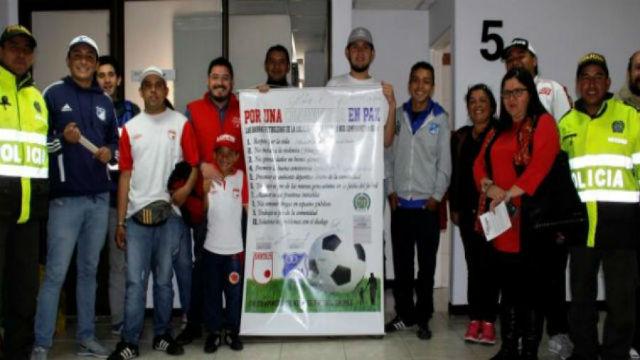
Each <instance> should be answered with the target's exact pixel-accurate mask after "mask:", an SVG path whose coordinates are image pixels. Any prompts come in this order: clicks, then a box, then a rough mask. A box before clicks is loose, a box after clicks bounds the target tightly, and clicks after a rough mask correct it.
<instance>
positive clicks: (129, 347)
mask: <svg viewBox="0 0 640 360" xmlns="http://www.w3.org/2000/svg"><path fill="white" fill-rule="evenodd" d="M139 355H140V353H139V352H138V347H137V346H136V345H133V344H129V343H126V342H124V341H120V342H119V343H118V345H116V350H115V351H114V352H112V353H111V355H109V358H108V359H107V360H130V359H134V358H137V357H138V356H139Z"/></svg>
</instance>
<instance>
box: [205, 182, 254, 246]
mask: <svg viewBox="0 0 640 360" xmlns="http://www.w3.org/2000/svg"><path fill="white" fill-rule="evenodd" d="M245 184H246V182H245V179H244V172H243V171H242V170H236V172H235V173H234V174H233V175H229V176H227V177H225V178H224V181H223V182H222V184H218V183H216V182H215V181H212V182H211V187H210V188H209V192H208V193H207V199H208V201H209V208H208V209H207V237H206V238H205V241H204V248H205V249H207V251H210V252H212V253H215V254H219V255H233V254H237V253H239V252H241V251H243V250H244V248H243V246H242V204H246V203H247V189H246V186H245Z"/></svg>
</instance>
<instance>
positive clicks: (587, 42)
mask: <svg viewBox="0 0 640 360" xmlns="http://www.w3.org/2000/svg"><path fill="white" fill-rule="evenodd" d="M638 14H640V2H639V1H637V0H617V1H611V2H605V1H601V0H564V1H557V0H536V1H531V0H510V1H504V0H455V4H454V21H453V23H454V32H453V33H454V42H453V45H454V48H453V64H454V99H455V101H456V106H455V122H456V125H457V127H459V126H462V125H464V124H466V123H467V115H466V110H465V104H464V102H463V101H462V98H463V96H464V93H465V92H466V90H467V87H468V86H469V85H471V84H474V83H477V82H485V83H487V84H489V85H490V86H491V87H492V88H493V91H494V93H495V94H496V95H497V94H498V92H499V89H498V86H499V84H500V81H501V78H502V76H503V75H504V72H505V70H504V64H503V63H502V62H500V61H487V60H485V59H484V58H483V57H482V56H481V54H480V49H482V48H488V49H489V50H490V51H493V49H494V48H495V47H494V45H493V43H492V44H491V45H489V46H487V44H483V43H481V33H482V22H483V20H502V21H503V27H502V28H495V29H492V30H491V32H495V33H497V34H499V35H500V36H501V37H502V38H503V39H504V42H505V44H508V42H510V41H511V39H512V38H513V37H515V36H522V37H525V38H527V39H529V40H530V41H531V43H532V44H533V46H534V48H535V50H536V51H537V53H538V62H539V64H540V72H541V75H542V76H543V77H546V78H550V79H554V80H556V81H558V82H560V83H561V84H563V85H565V86H566V87H567V89H568V90H569V91H570V93H571V94H572V96H574V99H575V91H574V90H575V72H576V64H577V62H578V59H579V58H580V57H581V56H582V55H583V54H585V53H587V52H590V51H597V52H600V53H602V54H603V55H605V56H606V57H607V61H608V63H609V70H610V73H611V78H612V80H613V84H612V87H611V89H612V90H613V91H617V90H618V88H619V87H620V86H621V85H622V84H623V82H624V79H625V72H626V64H627V59H628V57H629V55H630V54H631V53H632V52H633V51H634V50H637V49H638V47H639V46H640V43H639V42H638V26H637V24H638V19H637V17H638ZM458 239H459V238H458ZM453 256H454V259H453V261H454V264H457V265H464V259H463V257H464V252H463V250H462V245H461V243H460V242H459V241H456V243H455V246H454V249H453ZM451 295H452V297H451V303H452V304H453V305H457V304H464V303H466V267H464V266H455V267H454V273H453V274H452V293H451Z"/></svg>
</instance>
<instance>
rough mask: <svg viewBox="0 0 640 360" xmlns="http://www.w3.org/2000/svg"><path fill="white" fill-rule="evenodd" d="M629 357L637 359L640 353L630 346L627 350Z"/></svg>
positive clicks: (633, 359)
mask: <svg viewBox="0 0 640 360" xmlns="http://www.w3.org/2000/svg"><path fill="white" fill-rule="evenodd" d="M629 358H630V359H632V360H638V359H640V354H638V351H637V350H636V349H635V348H631V349H630V350H629Z"/></svg>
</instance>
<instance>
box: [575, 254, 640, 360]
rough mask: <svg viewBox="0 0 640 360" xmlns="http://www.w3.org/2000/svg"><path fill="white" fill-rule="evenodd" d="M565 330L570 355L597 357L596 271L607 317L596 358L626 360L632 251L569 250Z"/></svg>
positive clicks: (634, 270) (634, 278) (634, 268)
mask: <svg viewBox="0 0 640 360" xmlns="http://www.w3.org/2000/svg"><path fill="white" fill-rule="evenodd" d="M570 255H571V259H570V262H571V267H570V278H571V294H572V301H571V307H570V310H569V327H570V331H571V340H572V341H573V343H574V345H575V348H574V350H573V353H574V354H576V355H579V356H582V357H583V358H585V359H597V356H598V329H597V324H598V312H597V309H596V297H597V295H598V270H599V268H600V264H602V271H603V273H604V283H605V293H606V300H605V302H606V305H607V317H606V320H605V322H604V329H603V339H602V346H601V352H600V356H601V358H602V359H603V360H610V359H625V360H626V359H628V358H629V348H630V347H631V340H632V337H633V330H634V322H635V316H636V313H635V312H636V308H635V300H636V299H635V297H636V287H637V282H638V264H637V259H636V251H635V250H634V249H616V250H610V249H607V250H604V249H594V248H587V247H573V248H571V250H570Z"/></svg>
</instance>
